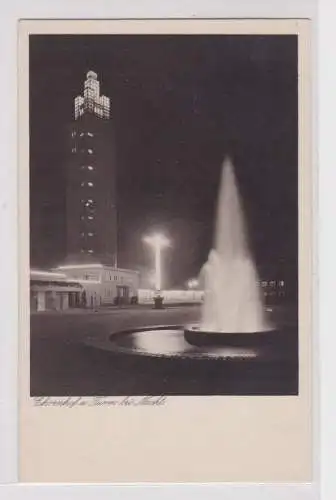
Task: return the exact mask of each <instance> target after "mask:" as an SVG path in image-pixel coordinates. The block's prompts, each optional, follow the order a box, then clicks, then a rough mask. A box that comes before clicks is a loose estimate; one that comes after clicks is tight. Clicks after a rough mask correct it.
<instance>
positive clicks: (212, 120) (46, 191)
mask: <svg viewBox="0 0 336 500" xmlns="http://www.w3.org/2000/svg"><path fill="white" fill-rule="evenodd" d="M88 70H93V71H95V72H97V73H98V78H99V80H100V81H101V91H102V93H103V94H105V95H107V96H108V97H110V98H111V113H112V120H113V128H114V135H115V142H116V148H117V149H116V157H117V185H118V199H117V203H118V219H119V229H118V232H119V265H120V266H122V267H131V268H134V267H140V268H142V267H147V268H149V267H150V266H151V260H150V257H151V255H150V254H149V251H148V248H146V247H145V246H144V244H143V242H142V235H143V234H146V233H148V232H151V231H152V230H155V229H156V228H159V229H160V230H162V231H163V232H164V233H165V234H166V235H167V236H168V237H169V238H170V239H171V240H172V248H171V249H168V250H166V251H165V262H166V271H167V272H166V276H167V277H168V278H169V279H168V282H166V284H167V285H168V286H169V285H170V286H179V285H181V284H183V283H184V281H185V280H186V279H188V278H190V277H193V276H195V275H197V274H198V272H199V269H200V267H201V265H202V264H203V263H204V261H205V260H206V258H207V255H208V252H209V250H210V248H211V244H212V237H213V236H212V231H213V218H214V213H215V203H216V197H217V188H218V182H219V178H220V171H221V165H222V162H223V159H224V156H226V155H229V156H231V158H232V160H233V162H234V166H235V169H236V175H237V179H238V184H239V189H240V192H241V194H242V198H243V202H244V206H245V209H246V216H247V220H248V227H249V231H250V240H251V246H252V249H253V251H254V254H255V258H256V262H257V265H258V267H259V270H260V273H261V277H265V278H270V279H271V278H273V277H276V276H279V277H280V275H281V274H282V275H286V277H287V276H288V277H289V278H290V279H292V280H293V281H295V280H296V273H297V265H296V264H297V187H298V186H297V173H298V151H297V149H298V132H297V108H298V102H297V38H296V36H288V35H285V36H273V35H272V36H250V35H249V36H241V35H239V36H238V35H236V36H231V35H230V36H227V35H225V36H217V35H211V36H204V35H195V36H194V35H188V36H181V35H179V36H176V35H174V36H162V35H148V36H145V35H137V36H129V35H118V36H116V35H111V36H105V35H104V36H103V35H99V36H96V35H88V36H81V35H72V36H64V35H57V36H50V35H48V36H44V35H33V36H31V40H30V137H31V140H30V147H31V151H30V172H31V176H30V196H31V223H30V224H31V262H32V264H33V265H35V266H40V267H46V266H52V265H55V264H57V263H58V262H59V261H60V260H61V259H62V258H63V257H64V254H65V163H66V155H67V154H69V151H68V146H69V143H68V141H67V137H66V133H67V128H66V127H67V125H68V124H69V122H71V120H72V118H73V99H74V97H75V96H76V95H78V94H82V92H83V84H84V80H85V74H86V72H87V71H88Z"/></svg>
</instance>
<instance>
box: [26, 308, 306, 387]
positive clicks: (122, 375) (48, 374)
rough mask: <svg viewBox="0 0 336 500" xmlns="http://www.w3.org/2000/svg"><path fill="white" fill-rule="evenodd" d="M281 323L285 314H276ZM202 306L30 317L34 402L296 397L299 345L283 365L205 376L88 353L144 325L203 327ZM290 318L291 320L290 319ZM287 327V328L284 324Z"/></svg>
mask: <svg viewBox="0 0 336 500" xmlns="http://www.w3.org/2000/svg"><path fill="white" fill-rule="evenodd" d="M277 314H278V315H280V316H281V317H282V318H285V314H284V313H283V312H282V311H280V312H278V313H277ZM199 316H200V309H199V307H198V306H181V307H169V308H167V309H165V310H154V309H152V308H150V307H127V308H124V309H122V308H120V309H117V308H110V309H101V310H98V311H96V312H95V311H80V310H77V311H69V312H67V313H57V312H55V313H52V312H50V313H41V314H33V315H32V316H31V395H32V396H42V395H43V396H64V395H69V396H91V395H103V396H108V395H110V396H113V395H140V394H182V395H183V394H191V395H193V394H194V395H197V394H294V393H295V392H296V391H297V365H296V357H295V339H293V343H292V345H289V346H288V349H289V350H291V349H293V356H291V357H290V359H289V361H287V362H286V363H283V362H282V363H278V364H277V363H275V362H274V361H272V363H269V364H267V363H257V364H256V363H252V364H251V363H250V362H248V361H243V362H228V363H225V362H224V365H223V367H224V369H223V367H222V369H221V371H220V372H218V371H216V367H215V364H214V365H213V366H212V364H210V365H208V368H207V370H206V372H204V371H203V373H196V372H194V369H193V366H192V365H188V364H185V366H184V367H183V369H181V366H179V368H178V367H177V365H175V363H174V361H171V362H170V363H168V364H166V365H165V367H164V369H161V368H160V367H158V366H155V367H154V368H152V369H151V367H150V363H148V364H147V361H146V360H143V359H142V361H141V362H140V363H139V360H138V359H137V356H133V359H130V358H125V357H123V356H119V357H118V356H116V355H113V353H111V352H108V351H104V350H100V349H95V348H94V347H92V346H90V345H89V344H90V342H88V341H90V339H96V340H99V339H101V340H102V339H106V338H107V337H108V336H109V335H110V334H113V333H114V332H118V331H120V330H128V329H132V328H138V327H142V326H151V325H153V326H155V325H163V324H166V325H179V324H180V325H183V324H188V323H194V322H197V321H198V320H199ZM287 316H288V315H287ZM283 322H284V323H286V322H287V323H288V322H289V323H290V317H289V319H288V318H287V319H286V318H285V321H283Z"/></svg>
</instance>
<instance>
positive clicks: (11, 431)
mask: <svg viewBox="0 0 336 500" xmlns="http://www.w3.org/2000/svg"><path fill="white" fill-rule="evenodd" d="M324 9H325V11H324V13H322V15H323V29H322V28H320V36H321V41H322V42H323V43H324V45H323V46H322V47H320V64H321V66H322V72H323V71H324V76H325V78H326V79H323V80H322V86H324V87H323V88H324V89H327V90H328V88H329V94H328V93H327V90H323V92H320V95H321V103H320V106H321V113H322V114H323V113H325V115H323V116H325V118H324V120H323V122H324V125H325V128H324V129H322V130H323V133H322V132H321V130H320V141H321V143H320V144H321V160H322V161H321V164H322V165H325V166H326V167H327V166H328V167H329V168H325V169H324V170H323V171H322V173H321V181H320V193H321V191H322V190H323V196H322V195H320V200H321V202H320V217H319V220H320V221H321V238H322V239H323V240H322V241H324V244H325V246H324V247H323V248H322V250H320V255H321V264H320V273H321V284H322V286H323V284H325V285H327V284H329V289H327V290H325V289H322V290H321V298H322V299H323V300H321V309H322V311H323V312H324V313H325V312H327V308H328V306H329V307H330V309H329V310H330V311H331V308H332V306H333V301H332V296H333V294H332V292H333V290H332V288H331V287H332V272H331V270H330V264H331V262H332V261H334V260H335V255H336V252H335V251H334V250H335V244H333V243H334V242H333V241H332V238H331V241H330V235H331V234H332V229H333V227H334V225H335V222H334V221H333V217H332V214H335V213H336V210H334V209H333V208H334V206H333V205H332V202H334V203H335V196H334V188H333V182H332V175H333V172H334V171H335V168H336V167H335V166H334V165H333V163H334V162H333V156H334V155H333V143H334V140H335V138H334V134H333V131H334V130H335V127H332V119H333V118H334V116H335V113H331V112H330V108H331V106H332V104H334V105H335V103H332V102H331V101H332V99H331V98H332V95H333V94H334V93H335V89H336V85H335V81H336V80H335V72H332V66H331V64H332V62H333V61H332V60H330V59H329V57H330V58H332V57H333V51H332V49H331V47H333V46H334V44H332V43H331V41H330V38H329V39H328V35H329V36H334V37H335V34H334V26H333V20H334V19H335V16H334V15H333V14H334V12H335V7H334V8H333V6H332V2H330V4H328V2H324ZM315 15H316V12H315V8H314V2H312V1H307V0H302V1H296V2H294V0H292V1H287V0H286V1H277V2H275V1H271V0H268V1H267V0H265V1H264V2H260V1H259V2H256V1H255V2H251V1H250V0H245V1H239V2H238V0H235V1H234V2H233V1H231V2H224V0H217V1H213V2H212V3H211V2H210V1H207V2H204V1H196V0H193V1H192V0H189V1H183V0H178V1H175V0H174V1H170V2H169V3H168V2H166V3H165V4H163V2H161V3H159V2H155V0H151V1H149V0H147V1H146V0H144V1H142V2H139V1H128V2H126V1H125V0H124V1H123V2H120V5H118V6H116V5H113V6H112V5H111V4H110V3H108V2H104V1H97V0H96V1H95V2H92V1H83V0H82V1H81V2H80V3H77V2H74V3H72V4H71V5H70V2H67V1H66V0H65V1H64V0H62V1H61V0H58V2H52V1H47V0H44V1H40V0H34V2H30V3H29V5H27V2H24V1H18V0H17V1H15V2H11V3H10V4H8V5H6V8H5V10H2V17H1V20H0V23H1V24H0V28H1V29H0V51H1V52H0V54H1V63H2V78H1V79H0V88H1V91H2V92H1V94H2V96H3V103H4V104H3V107H2V113H1V114H0V141H1V145H2V155H1V160H2V161H1V166H0V228H1V232H2V235H1V236H2V237H1V241H2V242H3V244H2V245H1V246H0V276H1V287H0V304H1V306H0V307H1V309H0V311H1V312H2V315H1V322H0V324H1V325H2V326H1V330H2V334H1V337H0V342H1V348H0V356H1V361H0V367H1V368H0V370H1V372H0V391H1V392H0V401H1V414H0V419H1V420H0V422H1V426H0V442H1V447H0V453H1V455H0V481H2V482H13V481H15V480H16V437H15V434H16V432H15V431H16V420H17V419H16V401H17V397H16V391H15V386H16V376H15V372H16V348H17V338H16V332H17V319H16V317H17V304H16V297H17V287H16V282H17V272H16V259H17V248H16V227H17V225H16V212H17V208H16V207H17V196H16V164H17V162H16V156H17V155H16V21H17V19H18V18H22V17H26V18H51V17H54V18H55V17H58V18H104V17H105V18H106V17H110V18H111V17H119V18H121V17H133V18H136V17H143V18H150V17H151V18H158V17H207V18H210V17H249V16H250V17H264V18H265V17H312V16H315ZM323 53H324V56H325V58H324V59H325V60H324V59H323ZM323 65H324V66H323ZM328 78H329V82H328ZM330 80H331V81H330ZM334 107H335V106H334ZM323 122H322V127H323ZM328 140H329V148H328V147H327V142H328ZM323 155H325V156H323ZM328 155H329V158H328ZM328 159H329V162H328ZM328 187H329V196H328ZM328 214H329V217H330V220H328V219H327V218H326V216H327V215H328ZM323 221H324V223H323ZM322 255H323V257H325V258H323V259H322ZM328 257H329V259H328ZM333 274H334V273H333ZM321 323H322V325H321V326H322V327H324V328H323V331H324V332H326V331H328V330H327V325H328V326H329V328H330V325H332V322H331V318H330V319H329V322H328V321H327V320H326V319H325V316H324V317H323V318H322V321H321ZM321 337H322V336H321ZM326 340H327V339H326ZM325 343H326V342H325V341H323V338H322V339H321V343H320V344H321V345H320V351H321V356H322V359H323V362H322V364H321V369H322V376H324V377H325V378H324V385H323V390H322V396H325V397H324V404H326V403H327V402H329V404H330V402H331V401H330V400H331V397H332V395H333V392H334V387H333V385H334V384H333V377H332V373H331V368H332V367H333V364H334V359H333V357H334V356H333V352H332V347H333V346H332V345H329V347H328V348H327V346H326V345H325ZM328 362H329V363H328ZM3 371H4V373H6V376H3V374H2V372H3ZM328 379H329V386H328ZM331 384H332V385H331ZM328 387H329V388H328ZM326 396H327V397H326ZM2 401H4V404H2ZM334 408H335V406H334ZM329 412H330V410H329ZM332 417H333V416H332V414H330V413H329V414H328V413H325V412H323V415H322V433H323V437H324V439H323V441H324V443H323V444H324V445H328V446H329V449H330V450H332V446H330V445H331V442H330V441H329V442H328V440H330V438H331V436H329V438H328V439H327V438H326V432H327V426H326V424H327V423H329V427H330V428H332V427H331V426H332V425H333V424H334V423H333V421H332V420H333V418H332ZM330 430H331V429H330ZM333 438H334V439H335V435H334V436H333ZM331 456H332V455H331V454H330V455H329V457H330V458H329V461H328V462H325V464H324V473H325V470H329V475H330V476H329V485H331V484H332V481H331V478H332V477H333V470H332V469H333V461H332V460H331ZM323 457H324V458H325V453H324V454H323ZM327 460H328V459H327ZM323 486H324V488H326V487H328V485H325V483H323ZM334 487H335V484H334ZM143 488H145V490H143ZM176 488H177V487H172V486H167V487H166V488H165V487H161V488H160V490H159V491H160V494H161V497H163V498H168V496H169V495H171V496H172V497H173V496H175V495H176V494H178V493H181V494H184V495H186V494H187V495H190V497H191V495H192V496H193V498H195V497H196V498H197V497H200V495H204V498H206V497H207V496H208V495H209V494H211V495H213V497H214V498H217V496H218V497H219V495H221V496H222V495H223V493H224V494H226V495H230V498H234V499H235V498H240V499H242V498H252V499H253V498H261V499H263V498H265V499H266V498H269V497H272V498H275V499H276V500H277V499H278V500H280V499H282V498H289V499H290V498H293V499H294V498H295V499H296V500H301V498H302V499H303V498H307V499H308V498H309V499H310V498H315V495H314V496H312V488H311V487H310V486H308V485H307V486H294V485H292V486H289V485H287V486H286V485H282V486H276V485H267V486H266V485H265V486H261V485H253V486H248V485H245V486H238V485H234V486H233V485H225V486H223V487H220V486H204V487H200V486H188V487H183V486H180V487H178V488H179V490H180V491H177V490H176ZM13 489H14V490H16V491H19V494H18V493H17V495H18V496H17V498H19V496H20V498H34V499H35V498H40V497H41V498H44V497H45V496H46V495H48V498H53V497H56V495H57V498H59V497H60V496H62V495H63V496H64V498H70V497H71V498H76V496H79V495H81V497H84V498H95V497H96V495H97V493H98V494H99V495H101V498H105V496H106V498H107V495H111V489H110V488H109V487H108V486H85V487H84V489H83V487H81V486H75V487H69V486H60V485H58V486H54V487H53V486H52V485H50V486H49V485H48V486H34V485H29V486H25V485H20V486H8V487H2V490H1V489H0V492H1V493H3V494H4V497H6V493H9V495H13ZM126 491H127V494H129V497H131V495H132V494H133V495H138V494H139V489H138V488H135V487H132V488H128V487H126V489H125V487H123V488H122V492H123V495H125V494H126ZM159 491H158V490H157V488H151V487H148V486H147V487H141V492H143V494H144V496H145V495H146V497H150V495H155V497H157V495H158V493H159ZM20 492H21V493H20ZM113 492H114V493H115V494H117V493H118V488H115V489H114V490H113ZM324 493H325V494H326V493H327V490H326V489H324ZM330 493H331V492H330V489H329V491H328V494H326V496H325V494H324V495H323V498H332V495H331V494H330ZM9 495H8V496H9ZM21 495H22V496H21ZM169 498H170V497H169Z"/></svg>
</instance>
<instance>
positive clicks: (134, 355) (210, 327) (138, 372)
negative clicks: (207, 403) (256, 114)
mask: <svg viewBox="0 0 336 500" xmlns="http://www.w3.org/2000/svg"><path fill="white" fill-rule="evenodd" d="M203 276H204V282H205V286H204V288H205V294H204V303H203V306H202V309H201V317H200V322H199V324H198V325H197V326H186V325H185V324H184V325H183V324H171V323H170V324H162V323H161V322H160V321H161V319H162V311H159V310H158V311H153V312H152V314H153V316H151V321H150V324H149V325H143V326H139V327H138V328H131V329H129V330H123V331H112V332H107V334H106V336H105V334H104V335H93V337H92V338H88V339H87V340H86V341H85V343H86V344H87V345H89V346H90V347H94V348H95V349H100V350H104V351H108V352H109V353H110V355H111V364H112V365H113V366H115V367H116V370H121V373H123V377H125V378H127V377H131V380H132V384H135V386H136V388H137V389H134V390H138V391H140V392H141V391H142V392H141V394H156V395H158V394H273V393H274V394H275V393H277V394H278V393H281V394H297V390H298V389H297V388H298V385H297V384H298V378H297V375H298V356H297V352H298V347H297V339H298V335H297V323H296V319H295V318H294V322H293V323H292V324H291V321H292V320H290V321H288V318H287V319H286V315H284V316H283V317H282V318H281V317H279V315H278V317H277V316H276V317H277V328H276V329H273V328H272V327H271V326H270V324H269V321H268V317H269V314H268V313H267V312H266V311H265V308H264V304H263V300H262V297H261V295H260V290H259V287H258V285H257V281H258V276H257V270H256V266H255V263H254V261H253V258H252V254H251V252H250V249H249V245H248V238H247V231H246V227H245V220H244V215H243V210H242V205H241V202H240V198H239V193H238V188H237V184H236V179H235V175H234V170H233V166H232V164H231V162H230V161H229V160H226V161H225V162H224V165H223V171H222V179H221V183H220V189H219V197H218V209H217V220H216V230H215V239H214V248H213V249H212V250H211V251H210V254H209V258H208V261H207V262H206V263H205V265H204V266H203ZM194 311H195V313H192V316H194V314H195V317H197V316H196V315H197V309H195V310H194ZM189 313H190V314H191V311H189ZM164 314H165V317H166V318H167V319H168V318H169V317H170V316H169V315H168V314H167V311H166V312H165V313H164ZM266 314H267V316H268V317H266V316H265V315H266ZM272 315H273V312H272ZM156 317H157V319H158V323H157V324H155V318H156ZM171 317H174V318H175V320H176V317H180V318H181V317H184V315H182V314H181V315H179V314H177V316H175V315H174V314H173V316H171ZM273 317H274V316H273ZM280 333H281V334H280ZM118 373H119V372H118ZM123 377H122V378H123ZM135 386H133V385H132V387H133V388H134V387H135ZM132 390H133V389H132Z"/></svg>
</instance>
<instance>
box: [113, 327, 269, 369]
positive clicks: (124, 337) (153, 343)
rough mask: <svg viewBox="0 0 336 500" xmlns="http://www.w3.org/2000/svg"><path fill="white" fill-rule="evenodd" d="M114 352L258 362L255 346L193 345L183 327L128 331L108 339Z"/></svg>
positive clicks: (159, 356) (144, 355)
mask: <svg viewBox="0 0 336 500" xmlns="http://www.w3.org/2000/svg"><path fill="white" fill-rule="evenodd" d="M109 341H110V349H109V350H111V351H114V352H118V353H120V354H129V355H137V356H143V357H151V358H166V359H167V358H170V359H171V358H175V359H177V358H179V359H186V358H187V359H189V360H191V359H193V360H195V361H196V360H199V361H202V360H203V361H204V360H214V359H217V360H228V359H235V360H238V359H255V358H257V357H258V355H259V353H258V350H257V349H255V348H254V347H253V346H243V345H241V346H230V345H227V346H224V345H223V346H209V345H207V346H205V345H195V344H194V345H192V344H191V343H190V342H188V341H187V340H186V338H185V331H184V328H183V327H180V326H157V327H145V328H139V329H134V330H128V331H123V332H118V333H117V334H112V335H111V336H110V337H109Z"/></svg>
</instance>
